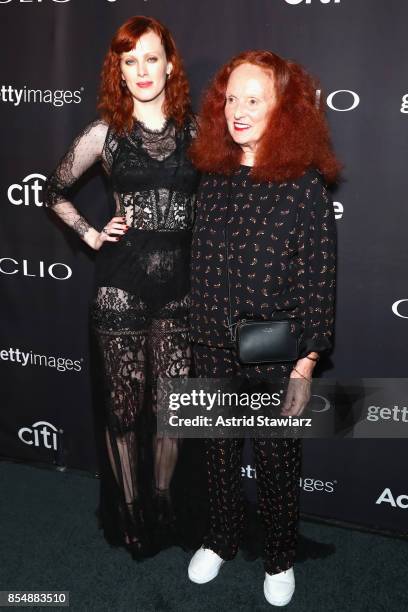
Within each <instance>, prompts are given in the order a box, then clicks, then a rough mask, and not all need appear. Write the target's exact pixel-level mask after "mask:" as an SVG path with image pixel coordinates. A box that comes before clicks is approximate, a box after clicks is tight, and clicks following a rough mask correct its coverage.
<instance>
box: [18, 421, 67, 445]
mask: <svg viewBox="0 0 408 612" xmlns="http://www.w3.org/2000/svg"><path fill="white" fill-rule="evenodd" d="M58 433H60V434H62V433H63V430H62V429H60V430H58V429H57V428H56V427H54V425H51V423H47V421H37V422H36V423H33V425H32V426H31V427H22V428H21V429H19V431H18V437H19V438H20V440H21V442H24V444H28V445H29V446H42V447H44V448H52V449H54V450H57V447H58Z"/></svg>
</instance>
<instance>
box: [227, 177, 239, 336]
mask: <svg viewBox="0 0 408 612" xmlns="http://www.w3.org/2000/svg"><path fill="white" fill-rule="evenodd" d="M227 181H228V182H227V213H226V215H225V225H224V243H225V265H226V269H227V290H228V316H227V327H228V331H229V334H230V337H231V340H232V341H233V342H235V337H236V327H237V323H233V322H232V305H231V282H230V273H229V248H228V231H227V228H228V217H229V213H230V206H231V191H232V177H231V176H228V179H227Z"/></svg>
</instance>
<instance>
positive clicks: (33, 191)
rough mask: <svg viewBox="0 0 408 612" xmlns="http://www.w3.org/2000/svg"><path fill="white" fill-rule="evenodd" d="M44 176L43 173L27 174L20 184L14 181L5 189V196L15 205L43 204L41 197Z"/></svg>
mask: <svg viewBox="0 0 408 612" xmlns="http://www.w3.org/2000/svg"><path fill="white" fill-rule="evenodd" d="M45 181H46V177H45V176H44V175H43V174H36V173H34V174H28V175H27V176H26V177H25V178H23V180H22V181H21V184H19V183H14V184H13V185H10V187H9V188H8V190H7V198H8V201H9V202H10V203H11V204H14V205H15V206H20V205H21V204H23V205H24V206H30V204H34V206H43V201H42V199H41V196H42V191H43V189H44V183H45Z"/></svg>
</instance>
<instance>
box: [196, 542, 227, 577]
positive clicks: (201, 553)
mask: <svg viewBox="0 0 408 612" xmlns="http://www.w3.org/2000/svg"><path fill="white" fill-rule="evenodd" d="M224 563H225V560H224V559H222V558H221V557H220V556H219V555H217V553H215V552H214V551H213V550H210V549H209V548H204V546H202V547H201V548H199V549H198V550H197V551H196V552H195V554H194V555H193V557H192V559H191V561H190V564H189V566H188V577H189V578H190V580H191V581H192V582H196V583H197V584H205V583H206V582H210V580H213V578H215V577H216V576H218V572H219V571H220V568H221V565H223V564H224Z"/></svg>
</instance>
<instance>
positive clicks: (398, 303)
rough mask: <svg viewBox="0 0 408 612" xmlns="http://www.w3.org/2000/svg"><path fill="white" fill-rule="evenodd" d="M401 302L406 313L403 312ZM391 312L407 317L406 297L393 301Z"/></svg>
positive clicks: (407, 303)
mask: <svg viewBox="0 0 408 612" xmlns="http://www.w3.org/2000/svg"><path fill="white" fill-rule="evenodd" d="M401 304H404V306H405V313H406V314H403V312H404V306H401ZM401 311H402V312H401ZM392 312H393V313H394V314H395V316H396V317H400V318H401V319H408V298H403V299H402V300H397V301H396V302H394V303H393V305H392Z"/></svg>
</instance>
